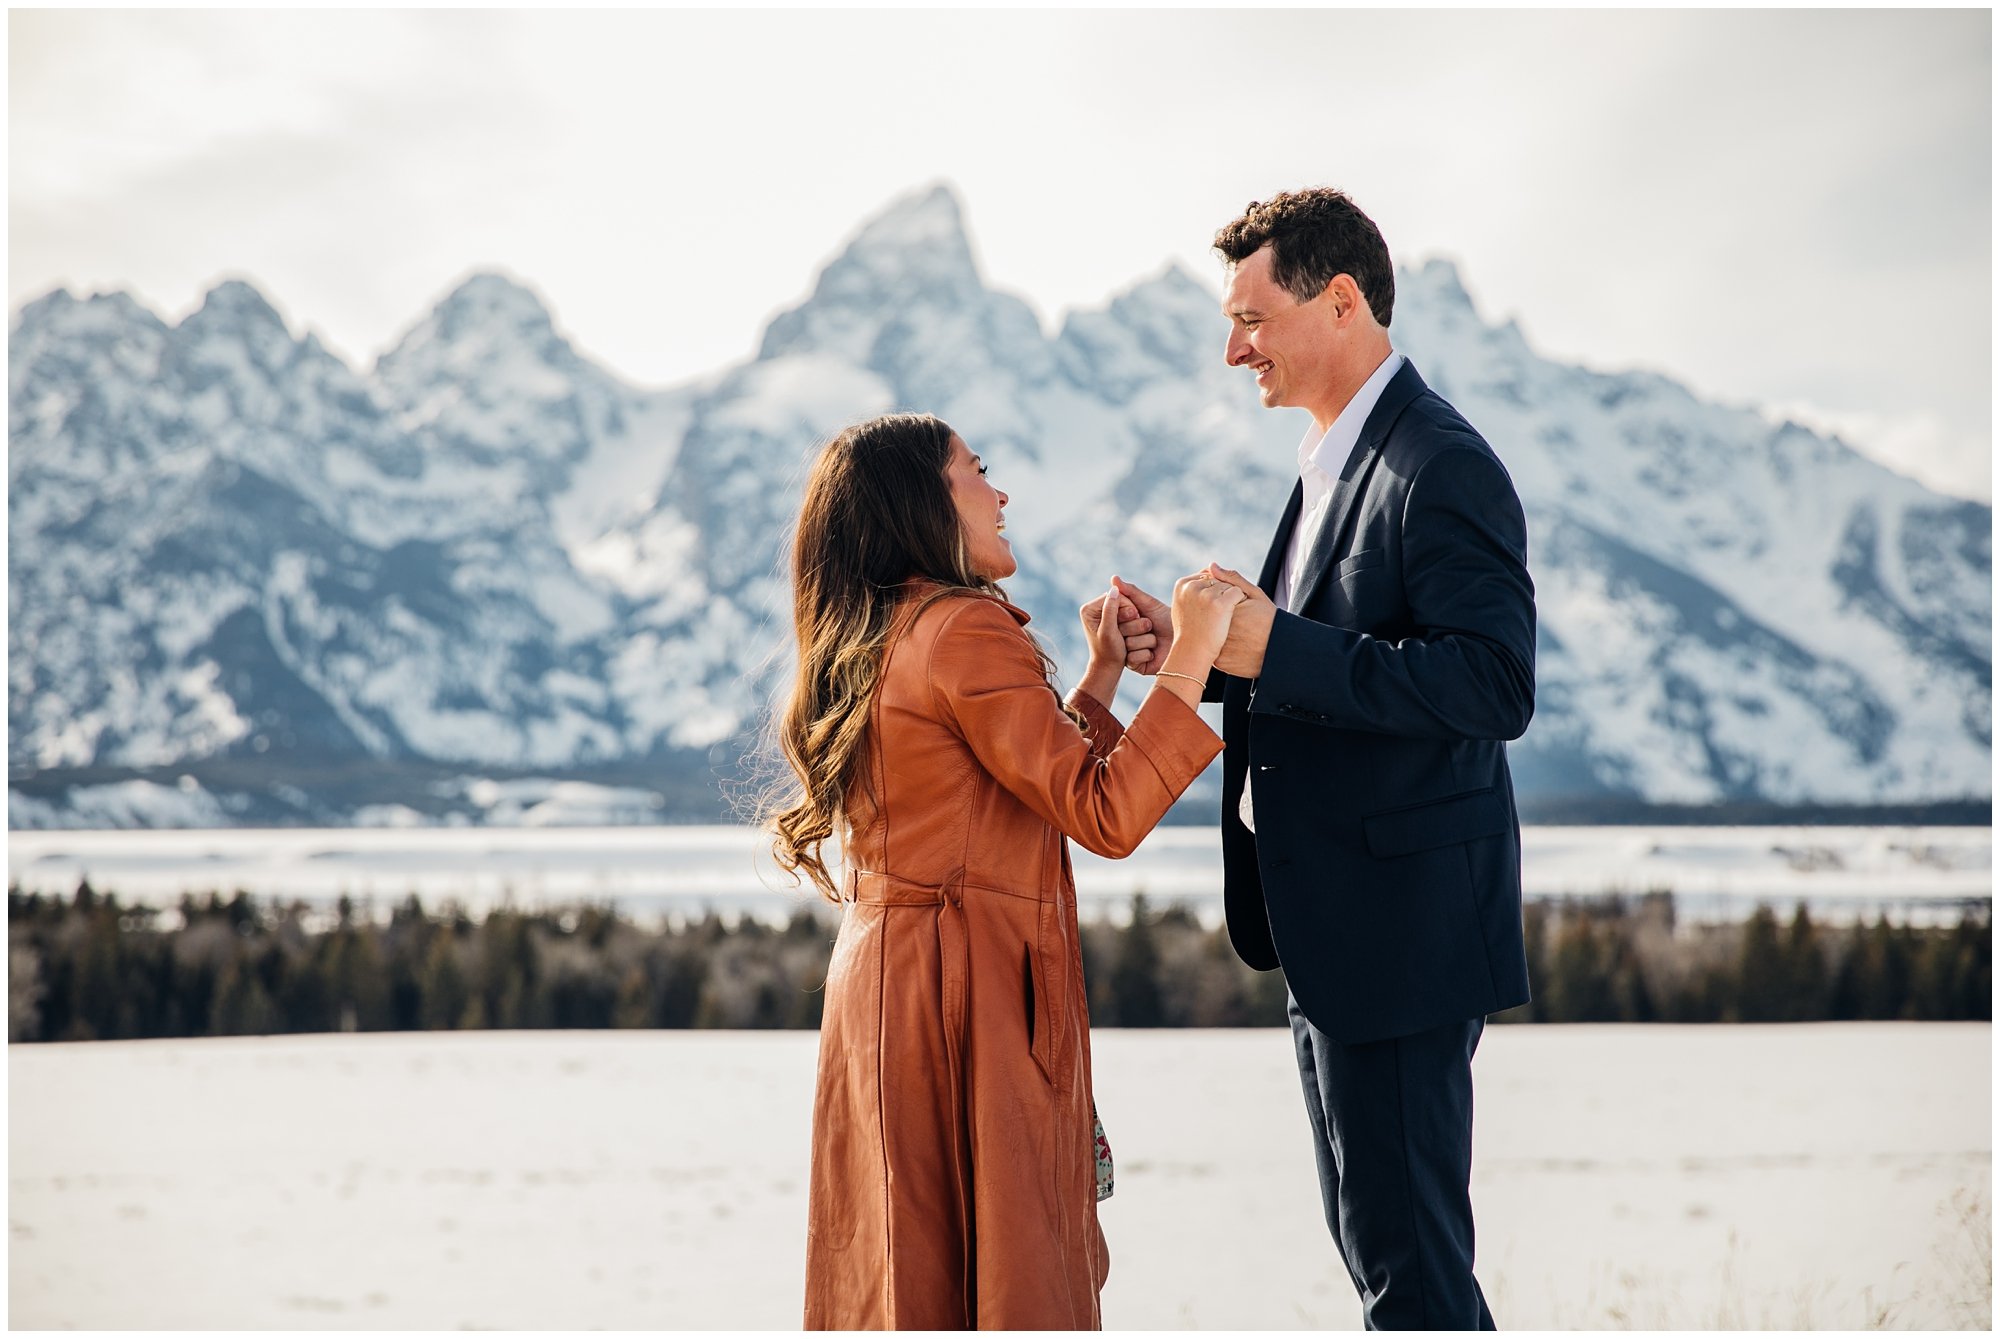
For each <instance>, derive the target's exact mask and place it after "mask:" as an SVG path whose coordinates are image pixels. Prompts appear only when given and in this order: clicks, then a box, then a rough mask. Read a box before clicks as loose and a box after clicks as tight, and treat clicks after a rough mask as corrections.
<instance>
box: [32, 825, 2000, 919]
mask: <svg viewBox="0 0 2000 1339" xmlns="http://www.w3.org/2000/svg"><path fill="white" fill-rule="evenodd" d="M1522 842H1523V857H1522V867H1523V877H1524V878H1525V880H1526V884H1527V889H1528V892H1529V894H1530V895H1531V896H1536V895H1539V896H1559V895H1562V894H1567V893H1580V894H1592V893H1601V892H1607V891H1624V892H1628V893H1642V892H1645V891H1647V890H1649V889H1654V888H1669V889H1672V890H1673V891H1674V893H1675V894H1676V896H1677V898H1678V901H1679V906H1680V909H1681V912H1682V914H1683V916H1688V917H1694V918H1699V919H1725V918H1729V917H1735V916H1741V915H1745V914H1747V913H1748V911H1749V910H1750V909H1751V908H1753V907H1755V906H1756V905H1757V904H1758V903H1759V902H1762V901H1769V902H1772V903H1775V904H1776V905H1778V906H1779V907H1781V908H1784V909H1789V908H1790V907H1791V906H1792V904H1793V903H1794V902H1796V901H1800V900H1803V901H1806V902H1808V903H1809V904H1811V905H1812V907H1813V910H1814V912H1815V913H1816V914H1827V915H1833V916H1839V915H1847V916H1853V915H1865V916H1872V915H1873V914H1874V913H1875V911H1876V910H1877V909H1878V908H1881V907H1888V908H1891V909H1892V910H1894V911H1896V912H1897V913H1898V914H1899V915H1901V914H1908V915H1910V916H1911V917H1912V918H1913V919H1919V920H1921V919H1926V918H1938V917H1942V918H1943V919H1946V920H1956V919H1957V915H1958V911H1957V908H1958V906H1959V904H1961V903H1963V902H1965V901H1967V900H1972V901H1981V900H1990V899H1991V897H1992V895H1993V830H1992V829H1991V828H1966V827H1958V828H1945V827H1930V828H1910V827H1875V828H1863V827H1816V828H1814V827H1785V828H1753V827H1713V828H1698V827H1541V828H1536V827H1531V828H1527V829H1525V830H1524V831H1523V833H1522ZM1073 854H1074V857H1075V861H1076V875H1077V887H1078V893H1079V895H1080V896H1081V898H1082V901H1083V905H1084V915H1085V916H1086V918H1088V917H1090V916H1093V915H1095V914H1097V911H1098V909H1100V908H1106V907H1108V908H1110V909H1112V910H1114V911H1120V912H1122V911H1123V909H1124V907H1125V905H1126V903H1127V901H1128V899H1129V898H1130V897H1131V894H1132V893H1133V891H1134V890H1143V891H1145V892H1146V894H1147V895H1148V896H1149V897H1150V898H1152V900H1153V901H1154V902H1155V903H1159V902H1166V901H1181V902H1186V903H1189V904H1190V905H1192V906H1194V907H1195V908H1196V909H1197V910H1199V911H1201V912H1202V913H1203V915H1204V916H1206V917H1207V918H1208V919H1210V920H1219V918H1220V916H1221V912H1222V854H1221V849H1220V847H1219V846H1218V845H1217V840H1216V834H1215V832H1214V830H1213V829H1210V828H1191V827H1178V828H1160V829H1157V830H1156V831H1155V832H1154V833H1153V835H1152V836H1150V837H1148V838H1147V839H1146V841H1145V843H1144V844H1143V845H1141V846H1140V848H1139V849H1138V851H1136V852H1134V853H1133V855H1132V856H1131V857H1130V858H1129V859H1126V860H1123V861H1111V860H1104V859H1100V858H1099V857H1097V856H1093V855H1091V854H1090V853H1089V852H1087V851H1084V850H1081V849H1073ZM7 873H8V877H9V878H10V879H12V880H14V881H17V882H19V883H20V884H21V885H22V886H23V887H25V888H30V889H41V890H44V891H59V892H63V893H67V892H69V891H70V890H71V889H73V888H74V887H75V886H76V881H77V878H78V877H79V876H80V875H83V874H88V875H89V877H90V879H91V881H92V883H93V884H95V885H96V886H97V887H98V888H100V889H112V890H115V891H116V892H117V893H118V894H119V896H120V898H121V899H122V900H124V901H127V902H134V901H139V902H154V903H158V904H162V905H167V904H172V903H174V902H176V901H178V900H179V898H180V895H181V893H182V892H183V891H187V892H207V891H210V890H219V891H221V892H224V893H228V892H229V891H231V890H233V889H236V888H244V889H247V890H249V891H250V892H252V893H257V894H260V895H264V896H277V897H284V898H292V897H299V898H304V899H306V900H308V901H319V902H330V901H332V900H333V899H334V898H337V897H339V896H340V895H341V894H342V893H351V894H353V895H354V896H355V897H356V898H357V899H358V898H362V897H370V896H372V897H374V898H375V899H377V903H378V910H385V909H386V906H387V904H389V903H393V902H396V901H400V900H401V899H402V898H403V896H404V895H405V894H407V893H410V892H412V891H415V892H418V893H420V894H422V895H423V897H424V899H425V900H426V901H427V902H435V901H436V900H437V899H440V898H443V897H457V898H459V899H460V900H461V901H463V902H465V903H466V905H467V907H468V908H469V909H470V910H471V911H472V912H473V913H474V914H479V913H480V912H481V911H482V910H483V909H484V908H486V907H488V906H491V905H493V904H495V903H497V902H499V901H500V900H501V899H502V898H504V897H507V896H510V895H511V896H512V897H514V898H515V900H516V901H517V902H519V903H521V904H524V905H525V904H533V903H536V902H542V901H549V900H560V899H566V898H576V897H589V898H598V899H610V900H612V901H615V902H617V903H618V904H619V905H620V906H621V907H622V908H624V909H625V910H626V911H627V912H629V913H631V914H633V915H635V916H640V917H646V916H653V915H658V914H662V913H671V912H688V911H693V912H696V913H698V912H699V911H700V909H701V908H702V907H703V906H714V907H716V908H718V909H719V910H723V911H726V912H743V911H747V912H750V913H751V914H754V915H759V916H764V917H769V918H775V919H783V918H784V917H785V916H787V915H789V914H790V913H791V911H792V910H793V909H794V908H795V907H797V906H800V905H802V904H805V905H810V904H811V902H812V899H811V898H810V897H807V896H805V895H804V894H801V893H798V892H794V891H791V890H789V889H788V887H787V884H786V881H785V879H784V877H783V875H782V874H781V873H780V871H779V870H778V869H777V867H776V866H775V865H774V864H773V863H772V860H771V856H770V851H769V848H768V844H767V842H766V839H765V838H764V837H763V836H762V835H761V834H759V833H758V832H757V831H756V830H755V829H753V828H746V827H643V826H642V827H597V828H560V829H554V828H533V827H521V828H385V829H359V828H222V829H197V830H182V831H124V832H110V831H98V832H75V831H69V832H62V831H16V832H9V833H8V834H7ZM1093 904H1094V905H1093Z"/></svg>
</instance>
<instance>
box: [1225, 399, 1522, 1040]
mask: <svg viewBox="0 0 2000 1339" xmlns="http://www.w3.org/2000/svg"><path fill="white" fill-rule="evenodd" d="M1299 510H1300V490H1299V489H1298V488H1297V487H1294V488H1293V490H1292V498H1291V502H1290V504H1289V505H1288V506H1287V508H1286V510H1285V515H1284V519H1283V520H1282V521H1281V522H1280V523H1279V525H1278V533H1277V535H1276V537H1275V538H1274V539H1273V540H1272V542H1271V551H1270V554H1269V556H1267V557H1266V558H1265V560H1264V570H1263V573H1262V575H1261V576H1260V578H1259V584H1260V585H1261V586H1262V587H1263V588H1264V591H1265V593H1266V594H1269V593H1271V592H1272V591H1273V588H1274V586H1275V584H1276V582H1277V577H1278V571H1279V565H1280V563H1281V561H1282V560H1283V557H1284V553H1285V550H1286V547H1287V546H1288V545H1289V544H1290V542H1291V536H1292V529H1293V526H1294V525H1295V524H1296V522H1297V520H1298V516H1299ZM1302 566H1303V571H1302V572H1300V573H1299V574H1297V576H1298V579H1297V580H1296V581H1295V582H1294V589H1295V590H1296V591H1297V592H1298V594H1297V595H1295V597H1294V600H1293V605H1294V607H1295V608H1297V609H1298V610H1299V612H1298V613H1296V614H1294V613H1286V612H1285V611H1283V610H1279V611H1278V613H1277V615H1276V617H1275V621H1274V623H1273V625H1272V628H1271V638H1270V644H1269V647H1268V648H1267V649H1266V651H1265V653H1264V667H1263V671H1262V673H1261V674H1260V676H1259V677H1258V678H1256V679H1254V680H1251V679H1242V678H1237V677H1233V676H1230V675H1223V674H1217V675H1216V676H1215V677H1214V678H1212V679H1211V680H1210V690H1211V693H1214V692H1215V691H1217V690H1219V691H1220V695H1221V700H1222V702H1223V742H1224V745H1225V751H1224V761H1223V786H1222V850H1223V892H1224V901H1225V905H1226V907H1227V912H1228V917H1229V937H1230V940H1231V941H1232V942H1233V943H1234V945H1235V947H1236V952H1237V953H1238V954H1239V955H1240V956H1241V957H1242V958H1243V960H1244V961H1245V962H1247V963H1249V964H1250V965H1251V966H1252V967H1255V968H1258V969H1260V970H1265V971H1268V970H1270V969H1271V968H1274V967H1279V966H1282V967H1283V968H1284V970H1285V977H1286V981H1287V984H1288V985H1289V986H1290V987H1291V991H1292V996H1293V998H1295V999H1296V1000H1297V1001H1298V1004H1299V1008H1300V1010H1301V1011H1303V1012H1304V1014H1305V1016H1306V1018H1307V1019H1308V1020H1310V1021H1311V1023H1312V1024H1313V1026H1315V1027H1317V1028H1318V1029H1319V1030H1320V1031H1322V1032H1324V1033H1326V1034H1327V1035H1329V1036H1331V1037H1333V1038H1334V1039H1336V1040H1338V1041H1343V1042H1363V1041H1375V1040H1380V1039H1382V1038H1386V1037H1396V1036H1403V1035H1406V1034H1408V1033H1412V1032H1419V1031H1422V1030H1424V1029H1427V1028H1431V1027H1436V1026H1439V1025H1441V1024H1443V1023H1447V1022H1451V1021H1453V1020H1463V1019H1468V1018H1475V1017H1478V1016H1480V1015H1483V1014H1490V1013H1495V1012H1497V1011H1499V1010H1501V1009H1507V1008H1511V1007H1513V1006H1515V1005H1517V1004H1523V1003H1525V1002H1526V1001H1527V999H1528V968H1527V958H1526V954H1525V952H1524V949H1523V945H1522V935H1521V833H1520V822H1519V819H1518V817H1517V815H1516V813H1515V809H1514V785H1513V780H1512V778H1511V777H1510V776H1509V774H1508V771H1507V752H1506V747H1505V744H1504V743H1503V741H1505V740H1509V739H1518V738H1520V736H1521V734H1522V732H1523V731H1524V730H1526V729H1527V727H1528V719H1529V717H1531V716H1532V715H1533V714H1534V709H1535V592H1534V585H1533V583H1532V582H1531V581H1530V580H1529V579H1528V536H1527V522H1526V520H1525V518H1524V517H1523V515H1522V512H1521V502H1520V499H1519V498H1518V497H1517V496H1516V495H1515V492H1514V484H1513V481H1512V480H1511V479H1510V478H1509V477H1508V475H1507V471H1506V470H1505V468H1503V467H1502V466H1501V464H1500V461H1499V459H1498V458H1497V457H1496V456H1495V455H1494V454H1493V450H1492V448H1491V447H1489V446H1488V445H1487V444H1486V442H1485V440H1484V439H1483V438H1481V437H1480V435H1479V434H1478V433H1477V432H1475V431H1473V429H1472V426H1471V425H1470V424H1468V423H1467V422H1466V421H1465V420H1464V419H1463V418H1462V417H1460V416H1459V413H1458V411H1457V410H1455V409H1453V408H1452V407H1451V406H1450V405H1449V404H1447V403H1446V402H1445V401H1444V400H1443V399H1442V398H1441V397H1440V396H1439V395H1438V394H1437V393H1436V392H1435V391H1432V390H1431V389H1430V388H1429V387H1427V386H1426V385H1425V384H1424V380H1423V378H1422V377H1420V376H1419V375H1417V370H1416V367H1415V366H1414V365H1412V364H1410V363H1408V362H1405V363H1404V365H1403V366H1402V367H1401V368H1400V369H1398V370H1397V372H1396V375H1395V376H1393V377H1392V378H1390V380H1389V384H1388V386H1387V387H1386V388H1385V389H1384V390H1383V393H1382V397H1381V399H1380V400H1378V401H1377V402H1376V405H1375V408H1374V411H1373V412H1372V413H1370V414H1369V416H1368V420H1367V422H1366V423H1365V424H1364V425H1363V427H1362V430H1361V437H1360V440H1359V441H1358V442H1356V444H1355V447H1354V451H1353V453H1352V454H1351V455H1350V456H1349V458H1348V460H1347V462H1346V465H1345V467H1344V468H1343V469H1342V472H1341V476H1340V480H1339V482H1338V484H1337V485H1336V486H1335V489H1334V493H1333V497H1332V498H1331V500H1330V502H1329V504H1328V511H1327V517H1326V523H1325V525H1324V527H1323V529H1322V530H1321V532H1320V534H1319V537H1318V540H1317V542H1316V543H1315V544H1314V546H1313V549H1312V551H1311V553H1310V554H1309V555H1308V556H1307V559H1306V561H1305V562H1304V563H1303V565H1302ZM1246 778H1247V779H1248V782H1249V785H1250V787H1251V794H1252V801H1253V804H1254V807H1255V821H1256V824H1257V831H1256V832H1255V833H1254V834H1253V833H1251V831H1250V830H1249V829H1248V828H1246V827H1244V826H1243V823H1242V821H1241V819H1240V818H1239V817H1238V813H1237V804H1238V801H1239V799H1240V798H1241V796H1242V792H1243V786H1244V783H1245V779H1246Z"/></svg>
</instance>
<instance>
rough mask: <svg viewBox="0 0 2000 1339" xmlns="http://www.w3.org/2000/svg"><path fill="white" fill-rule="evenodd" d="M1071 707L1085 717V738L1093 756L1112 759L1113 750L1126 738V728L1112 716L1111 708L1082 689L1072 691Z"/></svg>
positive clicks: (1070, 697)
mask: <svg viewBox="0 0 2000 1339" xmlns="http://www.w3.org/2000/svg"><path fill="white" fill-rule="evenodd" d="M1069 705H1070V709H1071V710H1072V711H1075V712H1076V713H1077V714H1078V715H1080V716H1082V717H1083V737H1084V739H1086V740H1088V741H1089V743H1090V752H1091V755H1092V756H1093V757H1097V758H1108V757H1110V756H1111V750H1112V749H1114V748H1116V747H1117V746H1118V741H1119V740H1121V739H1123V738H1124V737H1125V727H1124V725H1123V724H1121V723H1120V722H1119V720H1118V718H1117V717H1116V716H1113V715H1112V714H1111V708H1109V707H1107V706H1105V705H1104V704H1103V703H1102V702H1099V701H1098V700H1097V699H1096V698H1094V697H1092V696H1091V695H1090V694H1089V693H1086V692H1084V691H1083V690H1082V689H1081V688H1075V689H1071V690H1070V695H1069Z"/></svg>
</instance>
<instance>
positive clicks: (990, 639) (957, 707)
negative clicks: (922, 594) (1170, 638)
mask: <svg viewBox="0 0 2000 1339" xmlns="http://www.w3.org/2000/svg"><path fill="white" fill-rule="evenodd" d="M952 603H953V605H954V606H956V607H954V608H952V609H951V610H950V612H949V613H948V614H947V615H946V616H945V623H944V625H943V626H942V627H941V628H940V629H939V631H938V635H937V638H936V640H935V641H934V642H933V643H932V649H931V676H930V677H931V692H932V694H933V698H934V701H935V703H936V707H937V711H938V715H939V718H940V719H941V720H943V721H944V723H945V724H946V726H947V727H949V728H950V729H951V730H952V731H953V732H954V733H956V734H957V735H958V737H959V738H961V739H963V740H964V741H965V744H966V747H967V748H969V749H970V750H971V751H972V754H973V756H974V757H975V758H977V759H978V760H979V763H980V766H982V767H984V768H985V769H986V771H987V772H989V773H990V774H991V775H992V776H993V778H994V779H995V780H996V781H998V782H999V783H1000V784H1001V785H1002V786H1004V787H1005V788H1006V789H1007V790H1008V791H1009V792H1010V793H1011V794H1013V795H1014V796H1015V798H1017V799H1019V800H1020V801H1021V802H1022V803H1023V804H1025V805H1027V806H1028V807H1029V808H1030V809H1032V810H1034V811H1035V813H1037V814H1039V815H1040V816H1041V817H1042V819H1043V820H1044V821H1046V822H1048V823H1049V824H1051V825H1052V826H1054V827H1055V828H1056V829H1057V830H1059V831H1060V832H1062V833H1063V834H1064V835H1065V836H1067V837H1069V838H1071V839H1073V840H1074V841H1076V842H1077V843H1078V844H1080V845H1082V846H1083V847H1084V848H1085V849H1087V850H1090V851H1094V852H1096V853H1097V854H1098V855H1102V856H1109V857H1111V858H1113V859H1117V858H1120V857H1123V856H1127V855H1130V854H1131V853H1132V850H1133V848H1135V847H1136V846H1138V844H1139V842H1140V841H1141V840H1142V839H1143V838H1144V837H1145V835H1146V834H1147V833H1148V832H1151V831H1152V830H1153V827H1154V825H1155V824H1157V823H1158V822H1159V821H1160V819H1161V818H1162V817H1163V816H1164V815H1165V814H1166V812H1167V810H1168V809H1169V808H1170V807H1172V805H1173V802H1174V801H1175V800H1176V799H1178V798H1180V795H1181V792H1182V791H1184V790H1186V789H1187V788H1188V786H1189V785H1190V784H1192V783H1193V781H1194V779H1195V778H1196V777H1197V776H1199V775H1201V771H1202V769H1203V768H1204V767H1206V766H1207V765H1208V763H1209V761H1210V760H1211V759H1213V758H1214V757H1215V755H1216V754H1217V753H1219V752H1221V751H1222V741H1221V740H1220V739H1218V738H1217V737H1216V734H1215V732H1214V731H1213V730H1211V729H1209V727H1208V723H1207V722H1206V721H1204V720H1202V719H1201V717H1200V716H1199V715H1197V714H1196V713H1195V711H1194V709H1193V708H1192V707H1189V706H1188V705H1187V704H1186V703H1184V702H1182V701H1181V700H1180V699H1179V698H1177V697H1175V696H1174V695H1173V694H1172V693H1169V692H1166V691H1165V690H1162V689H1155V690H1154V691H1153V692H1152V693H1150V694H1149V695H1148V696H1147V698H1146V701H1145V704H1144V705H1143V706H1141V707H1140V708H1139V710H1138V711H1137V712H1136V713H1135V714H1134V715H1133V717H1132V723H1131V724H1130V725H1129V726H1127V727H1126V728H1125V730H1124V732H1123V735H1122V737H1120V738H1119V739H1117V740H1116V742H1115V743H1113V744H1111V745H1110V747H1108V748H1107V749H1106V751H1105V753H1104V755H1103V756H1101V757H1100V756H1098V754H1097V753H1096V752H1095V751H1094V750H1093V749H1092V747H1091V741H1090V740H1088V739H1086V738H1085V737H1084V734H1083V732H1082V731H1080V730H1078V729H1077V727H1076V722H1074V721H1072V720H1071V719H1070V718H1069V717H1068V716H1066V715H1064V714H1063V711H1062V706H1061V704H1060V703H1059V702H1058V701H1057V700H1056V695H1055V693H1054V691H1053V690H1051V689H1050V687H1049V682H1048V680H1047V679H1046V678H1045V677H1044V676H1043V672H1042V662H1041V658H1040V657H1039V656H1038V655H1037V654H1036V652H1035V647H1034V644H1033V643H1032V642H1030V641H1029V640H1028V635H1027V633H1026V632H1024V631H1022V629H1021V626H1020V624H1018V623H1016V622H1015V621H1014V617H1013V615H1011V614H1009V613H1008V612H1007V611H1006V610H1004V609H1002V608H1001V607H1000V606H999V605H998V604H996V603H994V602H992V601H990V600H956V601H953V602H952ZM1099 710H1100V711H1101V710H1102V708H1101V707H1100V708H1099ZM1089 714H1090V713H1089V712H1088V711H1086V712H1085V715H1086V716H1088V715H1089ZM1106 715H1107V716H1108V715H1109V713H1106Z"/></svg>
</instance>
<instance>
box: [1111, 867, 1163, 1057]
mask: <svg viewBox="0 0 2000 1339" xmlns="http://www.w3.org/2000/svg"><path fill="white" fill-rule="evenodd" d="M1111 1010H1112V1022H1113V1025H1114V1026H1117V1027H1159V1026H1160V1025H1161V1024H1162V1023H1163V1022H1164V1021H1165V1019H1164V1016H1163V1015H1164V1013H1165V1011H1164V1010H1163V1009H1162V1008H1161V1005H1160V950H1159V946H1158V945H1157V944H1156V943H1155V942H1154V939H1153V925H1152V917H1151V913H1150V912H1149V911H1148V910H1147V908H1146V896H1145V894H1144V893H1134V894H1133V895H1132V924H1131V925H1130V926H1128V927H1127V928H1126V931H1125V937H1124V942H1123V943H1122V944H1121V945H1120V947H1119V953H1118V965H1117V966H1116V967H1113V968H1112V969H1111Z"/></svg>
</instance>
